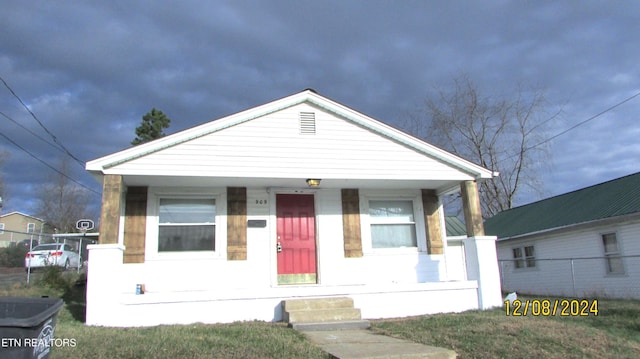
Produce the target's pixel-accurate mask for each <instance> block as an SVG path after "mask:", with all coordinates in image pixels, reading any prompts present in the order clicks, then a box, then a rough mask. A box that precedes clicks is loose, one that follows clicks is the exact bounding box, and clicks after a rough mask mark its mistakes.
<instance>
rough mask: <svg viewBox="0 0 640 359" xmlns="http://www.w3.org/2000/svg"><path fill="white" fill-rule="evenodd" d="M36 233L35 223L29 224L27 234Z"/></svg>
mask: <svg viewBox="0 0 640 359" xmlns="http://www.w3.org/2000/svg"><path fill="white" fill-rule="evenodd" d="M35 231H36V224H35V223H27V233H34V232H35Z"/></svg>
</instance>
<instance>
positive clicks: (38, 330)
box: [0, 297, 63, 359]
mask: <svg viewBox="0 0 640 359" xmlns="http://www.w3.org/2000/svg"><path fill="white" fill-rule="evenodd" d="M62 304H63V302H62V299H58V298H24V297H3V298H0V358H11V359H13V358H38V359H40V358H48V357H49V353H50V352H51V347H52V344H53V332H54V330H55V328H56V319H57V318H58V312H59V311H60V308H62Z"/></svg>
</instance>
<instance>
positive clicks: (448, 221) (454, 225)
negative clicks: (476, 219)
mask: <svg viewBox="0 0 640 359" xmlns="http://www.w3.org/2000/svg"><path fill="white" fill-rule="evenodd" d="M444 223H445V227H447V237H457V236H465V237H466V236H467V226H465V224H464V222H462V221H461V220H460V218H458V217H456V216H445V217H444Z"/></svg>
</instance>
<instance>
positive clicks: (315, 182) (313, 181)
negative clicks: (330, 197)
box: [307, 178, 321, 187]
mask: <svg viewBox="0 0 640 359" xmlns="http://www.w3.org/2000/svg"><path fill="white" fill-rule="evenodd" d="M320 181H321V180H320V179H318V178H309V179H307V185H308V186H309V187H318V186H320Z"/></svg>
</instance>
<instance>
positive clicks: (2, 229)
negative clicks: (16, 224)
mask: <svg viewBox="0 0 640 359" xmlns="http://www.w3.org/2000/svg"><path fill="white" fill-rule="evenodd" d="M0 234H4V223H0Z"/></svg>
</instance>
